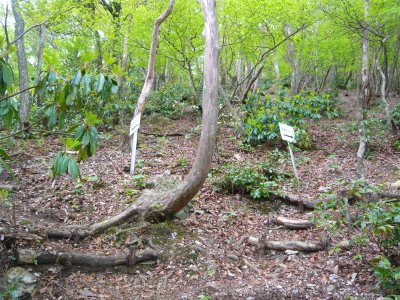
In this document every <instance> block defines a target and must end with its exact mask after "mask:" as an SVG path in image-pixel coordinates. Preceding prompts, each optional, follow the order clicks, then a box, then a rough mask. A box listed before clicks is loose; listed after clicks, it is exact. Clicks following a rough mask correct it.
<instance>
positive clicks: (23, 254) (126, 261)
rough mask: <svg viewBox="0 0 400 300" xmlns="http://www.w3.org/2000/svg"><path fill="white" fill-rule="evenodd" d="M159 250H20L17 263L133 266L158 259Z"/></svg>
mask: <svg viewBox="0 0 400 300" xmlns="http://www.w3.org/2000/svg"><path fill="white" fill-rule="evenodd" d="M158 255H159V254H158V252H157V251H155V250H152V249H151V250H150V249H147V250H143V251H138V252H135V251H130V253H129V254H116V255H109V256H101V255H90V254H83V253H56V254H54V253H50V252H47V251H39V252H37V251H34V250H22V249H20V250H18V251H17V263H18V264H20V265H33V264H35V265H54V264H60V265H63V266H72V265H76V266H88V267H115V266H123V265H127V266H133V265H136V264H139V263H142V262H146V261H151V260H156V259H157V258H158Z"/></svg>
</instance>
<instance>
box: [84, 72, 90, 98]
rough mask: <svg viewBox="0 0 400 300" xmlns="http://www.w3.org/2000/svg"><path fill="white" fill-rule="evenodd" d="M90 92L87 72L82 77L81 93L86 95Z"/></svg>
mask: <svg viewBox="0 0 400 300" xmlns="http://www.w3.org/2000/svg"><path fill="white" fill-rule="evenodd" d="M89 93H90V76H89V75H88V74H85V75H83V78H82V94H83V95H85V96H86V95H88V94H89Z"/></svg>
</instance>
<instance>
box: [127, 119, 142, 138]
mask: <svg viewBox="0 0 400 300" xmlns="http://www.w3.org/2000/svg"><path fill="white" fill-rule="evenodd" d="M139 127H140V114H138V115H137V116H136V117H135V118H134V119H133V120H132V122H131V128H130V130H129V135H130V136H131V135H132V134H134V133H135V132H137V131H138V130H139Z"/></svg>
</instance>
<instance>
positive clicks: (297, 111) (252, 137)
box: [244, 94, 339, 148]
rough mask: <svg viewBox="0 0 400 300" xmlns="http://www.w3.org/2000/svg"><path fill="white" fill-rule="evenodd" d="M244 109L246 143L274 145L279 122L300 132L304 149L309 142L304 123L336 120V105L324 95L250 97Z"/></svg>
mask: <svg viewBox="0 0 400 300" xmlns="http://www.w3.org/2000/svg"><path fill="white" fill-rule="evenodd" d="M244 109H245V111H246V113H247V115H248V118H247V119H246V121H245V124H244V129H245V137H246V142H247V143H259V142H264V141H274V140H275V139H277V138H278V137H279V136H280V134H279V126H278V123H279V122H282V123H285V124H288V125H291V126H294V127H296V128H298V129H301V130H303V132H302V133H303V134H302V136H303V137H305V138H306V139H307V141H305V143H304V145H305V146H307V148H309V147H310V146H309V144H310V142H311V141H312V140H311V138H310V137H309V136H307V135H305V134H304V131H305V130H306V124H305V123H306V119H313V120H319V119H321V117H322V116H327V117H328V118H335V117H338V116H339V113H338V109H337V101H336V100H335V99H333V98H332V97H331V96H330V95H328V94H326V95H308V96H304V95H296V96H294V97H293V98H289V97H286V96H284V95H280V94H278V95H277V96H276V97H275V98H272V97H271V96H267V97H264V98H263V97H261V96H260V95H251V96H249V97H248V99H247V101H246V103H245V105H244Z"/></svg>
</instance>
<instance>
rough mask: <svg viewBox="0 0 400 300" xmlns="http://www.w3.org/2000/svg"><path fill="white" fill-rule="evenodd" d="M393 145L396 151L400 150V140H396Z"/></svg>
mask: <svg viewBox="0 0 400 300" xmlns="http://www.w3.org/2000/svg"><path fill="white" fill-rule="evenodd" d="M393 147H394V149H395V150H396V151H398V152H400V140H397V141H396V142H394V144H393Z"/></svg>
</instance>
